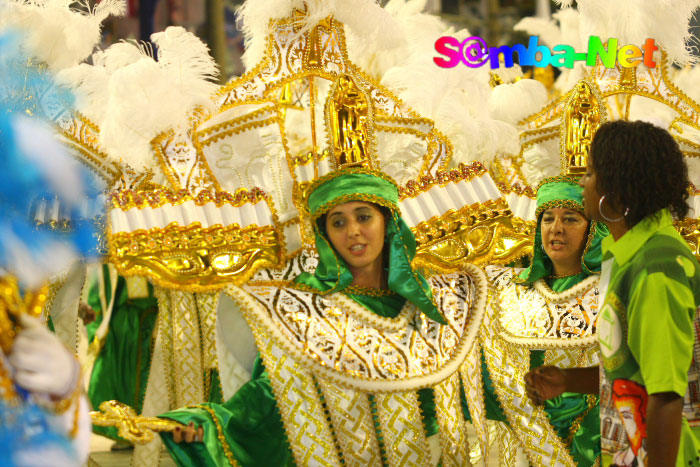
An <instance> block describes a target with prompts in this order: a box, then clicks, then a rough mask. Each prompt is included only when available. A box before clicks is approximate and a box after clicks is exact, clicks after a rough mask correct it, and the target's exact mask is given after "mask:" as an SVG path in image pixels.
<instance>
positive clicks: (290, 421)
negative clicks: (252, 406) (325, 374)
mask: <svg viewBox="0 0 700 467" xmlns="http://www.w3.org/2000/svg"><path fill="white" fill-rule="evenodd" d="M249 323H250V321H249ZM250 324H251V325H252V326H251V328H252V330H253V335H254V336H255V341H256V343H257V345H258V350H259V351H260V355H261V357H262V359H263V362H264V364H265V369H266V370H267V373H268V375H269V376H270V383H271V386H272V391H273V393H274V395H275V400H276V401H277V406H278V408H279V410H280V413H281V415H282V420H283V422H284V429H285V432H286V434H287V439H288V440H289V445H290V447H291V449H292V453H293V454H294V460H295V462H296V465H312V464H313V465H319V466H328V467H335V466H338V465H340V458H339V456H338V451H337V449H336V445H335V441H334V437H333V433H332V432H331V427H330V425H329V420H328V419H327V418H326V417H327V415H326V413H325V410H324V407H323V403H322V401H321V399H320V396H319V394H318V391H317V390H316V384H315V381H314V378H313V376H312V374H311V372H309V371H308V370H306V369H304V368H303V367H302V366H301V365H299V363H298V362H296V361H295V359H294V358H293V356H292V355H290V354H289V353H288V352H286V351H285V350H284V349H282V348H280V347H278V346H277V345H276V344H275V342H274V340H273V339H269V338H268V337H267V336H266V335H265V330H264V329H260V328H258V327H257V326H255V325H253V323H250Z"/></svg>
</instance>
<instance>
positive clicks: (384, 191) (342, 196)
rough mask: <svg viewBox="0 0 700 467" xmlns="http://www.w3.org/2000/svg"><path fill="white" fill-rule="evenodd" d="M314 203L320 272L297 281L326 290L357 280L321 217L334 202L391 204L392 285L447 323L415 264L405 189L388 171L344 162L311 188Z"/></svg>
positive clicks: (386, 244) (388, 230) (312, 212)
mask: <svg viewBox="0 0 700 467" xmlns="http://www.w3.org/2000/svg"><path fill="white" fill-rule="evenodd" d="M309 191H310V193H309V197H308V207H309V213H310V215H311V219H312V224H313V229H314V234H315V239H316V249H317V250H318V254H319V264H318V267H317V268H316V271H315V272H314V274H311V273H302V274H301V275H299V276H298V277H297V278H296V279H295V282H296V283H297V284H303V285H304V286H307V287H310V288H312V289H314V290H315V291H317V292H318V293H320V294H323V295H325V294H328V293H332V292H340V291H343V290H345V289H346V288H348V287H349V286H350V285H351V284H352V281H353V276H352V274H351V273H350V270H349V269H348V267H347V265H346V264H345V261H344V260H343V258H342V257H340V255H338V254H337V252H336V251H335V249H334V248H333V246H332V245H331V243H330V241H329V239H328V237H327V234H326V232H325V226H323V225H320V219H321V216H323V214H325V213H327V212H328V211H329V210H331V209H332V208H333V207H335V206H337V205H339V204H342V203H347V202H349V201H366V202H371V203H375V204H377V205H380V206H384V207H385V208H387V209H389V211H390V213H391V218H390V219H389V221H388V222H387V224H386V236H385V238H384V247H385V248H388V249H389V252H388V258H389V261H388V264H387V272H388V286H389V289H390V290H391V291H392V292H394V293H396V294H398V295H400V296H401V297H403V298H405V299H406V300H408V301H410V302H411V303H413V304H415V305H416V306H417V307H418V308H419V309H420V310H421V311H422V312H423V313H425V315H426V316H428V317H429V318H431V319H433V320H434V321H437V322H439V323H443V324H445V319H444V318H443V317H442V315H440V313H439V312H438V310H437V306H436V305H435V301H434V300H433V295H432V291H431V290H430V286H429V285H428V282H427V281H426V280H425V278H424V277H423V276H422V275H421V274H420V273H418V272H416V271H414V270H413V268H412V267H411V261H412V260H413V257H414V256H415V254H416V239H415V237H414V236H413V232H411V230H410V229H409V227H408V225H406V223H405V222H404V220H403V219H402V218H401V215H400V210H399V189H398V186H397V184H396V182H395V181H393V180H392V179H391V178H390V177H388V176H387V175H385V174H383V173H381V172H377V171H374V170H371V169H367V168H361V167H360V168H343V169H340V170H337V171H335V172H331V173H329V174H328V175H325V176H323V177H321V178H319V179H318V180H316V181H315V182H314V183H313V185H312V186H311V187H310V189H309Z"/></svg>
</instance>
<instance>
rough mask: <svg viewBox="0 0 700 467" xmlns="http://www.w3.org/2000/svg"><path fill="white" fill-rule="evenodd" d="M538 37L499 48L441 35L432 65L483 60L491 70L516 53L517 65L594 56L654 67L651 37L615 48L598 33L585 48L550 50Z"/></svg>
mask: <svg viewBox="0 0 700 467" xmlns="http://www.w3.org/2000/svg"><path fill="white" fill-rule="evenodd" d="M539 40H540V38H539V37H538V36H531V37H530V40H529V42H528V44H527V47H525V45H524V44H515V45H514V46H509V45H502V46H500V47H488V46H487V45H486V41H484V40H483V39H482V38H481V37H478V36H472V37H467V38H466V39H464V40H463V41H460V40H459V39H457V38H455V37H452V36H443V37H441V38H439V39H438V40H437V41H435V51H436V52H437V53H439V54H440V55H442V56H441V57H433V61H434V62H435V64H436V65H437V66H439V67H442V68H453V67H455V66H457V65H459V64H460V63H464V64H465V65H466V66H468V67H469V68H479V67H481V66H483V65H484V64H485V63H486V62H488V63H489V65H490V66H491V69H496V68H499V67H500V66H505V67H506V68H510V67H512V66H513V64H514V63H515V58H514V56H515V54H516V53H517V54H518V64H519V65H520V66H537V67H546V66H547V65H552V66H555V67H564V68H573V67H574V62H582V61H585V62H586V66H595V64H596V58H600V61H601V62H602V63H603V66H605V67H606V68H614V67H615V63H616V62H617V63H619V64H620V66H622V67H624V68H631V67H636V66H638V65H639V64H640V63H644V66H646V67H647V68H654V67H655V66H656V62H655V61H654V59H653V58H654V57H653V54H654V51H655V50H658V47H657V46H656V44H655V43H654V39H647V40H646V41H645V42H644V45H643V46H642V47H641V48H639V47H637V46H636V45H623V46H622V47H620V48H619V49H618V47H617V39H616V38H614V37H611V38H610V39H608V41H607V48H606V47H605V45H604V44H603V41H602V40H601V39H600V37H598V36H591V37H589V38H588V51H587V52H585V53H584V52H576V50H574V48H573V47H572V46H570V45H565V44H559V45H555V46H554V47H552V49H551V50H550V49H549V47H547V46H546V45H541V44H540V43H539Z"/></svg>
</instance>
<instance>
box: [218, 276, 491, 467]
mask: <svg viewBox="0 0 700 467" xmlns="http://www.w3.org/2000/svg"><path fill="white" fill-rule="evenodd" d="M268 271H269V272H270V273H274V275H275V276H277V275H278V272H275V271H271V270H268ZM265 273H266V271H261V273H260V274H259V275H258V276H257V278H262V277H264V276H265V275H266V274H265ZM268 279H269V280H253V281H251V282H250V283H249V284H247V285H244V286H234V285H232V286H229V287H227V288H226V289H225V293H226V294H228V295H229V296H230V297H231V298H232V299H233V300H234V302H235V303H236V304H237V305H238V307H240V309H241V311H242V312H243V313H244V315H245V316H246V320H247V322H248V324H249V325H250V327H251V329H252V331H253V335H254V336H255V340H256V344H257V347H258V350H259V352H260V355H261V357H262V360H263V362H264V364H265V367H266V369H267V372H268V374H269V376H270V380H271V386H272V389H273V392H274V395H275V399H276V401H277V404H278V407H279V409H280V413H281V415H282V420H283V423H284V427H285V431H286V433H287V437H288V440H289V443H290V446H291V448H292V451H293V455H294V459H295V462H296V464H297V465H326V466H336V465H341V459H342V462H343V463H344V464H345V465H358V466H359V465H382V463H384V465H390V466H425V465H431V463H430V452H431V450H430V449H429V447H428V442H427V440H426V435H425V429H424V426H423V422H422V415H421V412H420V410H419V401H418V394H417V391H418V390H419V389H422V388H433V390H434V397H435V405H436V412H437V421H438V425H439V430H440V431H439V433H440V451H441V454H440V456H441V461H442V465H454V466H462V465H470V464H469V448H468V441H467V434H466V424H465V419H464V416H463V412H462V407H461V402H460V396H459V395H460V388H461V385H462V384H463V383H462V382H463V381H464V379H465V378H467V375H466V374H465V373H464V371H465V368H464V365H463V362H464V359H465V357H466V356H467V354H468V353H469V351H470V350H471V347H472V344H473V343H474V341H475V340H476V337H477V331H478V329H479V328H480V325H481V320H482V317H483V311H484V306H485V304H486V296H487V294H486V291H487V288H486V277H485V276H484V274H483V272H482V271H481V270H479V269H478V268H476V267H474V266H470V265H468V266H467V267H466V268H465V271H464V272H458V273H452V274H446V275H439V276H434V277H432V278H431V279H430V280H429V283H430V286H431V289H432V291H433V295H434V298H435V302H436V304H437V306H438V309H439V310H440V312H441V313H442V315H443V316H444V317H445V319H446V320H447V323H448V324H446V325H441V324H439V323H437V322H435V321H433V320H431V319H430V318H428V317H426V316H425V315H424V314H422V313H421V312H420V311H419V310H417V308H416V307H415V306H414V305H413V304H411V303H410V302H407V303H406V304H405V306H404V307H403V309H402V310H401V312H400V314H399V315H398V316H397V317H395V318H384V317H380V316H378V315H376V314H374V313H372V312H371V311H369V310H368V309H367V308H365V307H363V306H362V305H360V304H359V303H357V302H355V301H353V300H352V299H350V298H349V297H348V296H347V295H344V294H342V293H335V294H330V295H326V296H322V295H319V294H315V293H311V292H308V291H302V290H298V289H296V288H294V284H293V283H292V282H289V281H284V280H279V279H277V280H275V278H274V277H273V276H272V274H271V275H270V277H269V278H268ZM379 440H381V441H379Z"/></svg>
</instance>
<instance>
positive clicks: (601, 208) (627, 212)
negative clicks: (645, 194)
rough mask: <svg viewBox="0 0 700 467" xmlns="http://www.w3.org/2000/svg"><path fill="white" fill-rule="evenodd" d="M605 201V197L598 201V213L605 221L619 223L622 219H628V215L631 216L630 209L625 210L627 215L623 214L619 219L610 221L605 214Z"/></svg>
mask: <svg viewBox="0 0 700 467" xmlns="http://www.w3.org/2000/svg"><path fill="white" fill-rule="evenodd" d="M604 199H605V195H603V196H601V197H600V200H599V201H598V212H599V213H600V217H602V218H603V219H605V220H606V221H608V222H619V221H621V220H622V219H624V218H625V217H627V214H629V212H630V208H627V209H625V213H624V214H622V215H621V216H620V217H618V218H617V219H610V218H609V217H608V216H606V215H605V214H603V200H604Z"/></svg>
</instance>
